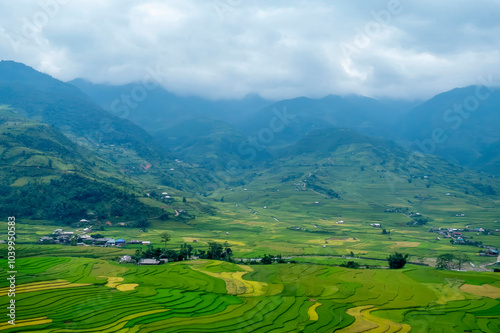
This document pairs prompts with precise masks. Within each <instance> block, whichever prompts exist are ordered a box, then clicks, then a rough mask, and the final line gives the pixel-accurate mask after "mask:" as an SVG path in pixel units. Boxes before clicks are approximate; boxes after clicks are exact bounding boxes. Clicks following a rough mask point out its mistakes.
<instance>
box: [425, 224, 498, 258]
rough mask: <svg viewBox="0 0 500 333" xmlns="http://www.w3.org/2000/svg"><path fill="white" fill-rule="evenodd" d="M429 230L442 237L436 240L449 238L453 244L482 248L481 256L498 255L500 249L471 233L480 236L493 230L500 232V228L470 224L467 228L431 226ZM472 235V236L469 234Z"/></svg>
mask: <svg viewBox="0 0 500 333" xmlns="http://www.w3.org/2000/svg"><path fill="white" fill-rule="evenodd" d="M457 216H458V215H457ZM429 232H435V233H437V234H438V235H439V236H440V237H436V240H438V241H439V240H441V238H444V239H449V240H450V243H451V244H454V245H472V246H477V247H479V248H481V250H479V255H480V256H492V257H498V256H499V251H498V249H497V248H496V247H493V246H488V245H484V244H483V242H481V241H475V240H474V236H473V235H470V234H475V235H476V236H479V235H480V234H487V235H490V234H491V233H492V232H500V229H496V230H495V231H490V230H486V229H484V228H481V227H475V228H470V226H469V225H466V226H465V228H462V229H457V228H431V229H429ZM469 235H470V236H469Z"/></svg>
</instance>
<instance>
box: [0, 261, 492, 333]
mask: <svg viewBox="0 0 500 333" xmlns="http://www.w3.org/2000/svg"><path fill="white" fill-rule="evenodd" d="M0 265H1V267H5V266H6V263H5V261H2V262H0ZM17 265H18V267H19V273H18V276H17V288H18V293H17V295H16V314H17V318H16V320H17V321H18V323H20V324H23V325H24V326H21V325H19V326H6V325H5V324H4V323H0V331H4V332H28V331H29V332H47V333H48V332H51V333H56V332H333V331H335V330H340V329H344V330H341V331H346V332H347V331H353V330H354V331H356V330H360V329H362V328H363V329H367V330H368V331H371V332H384V331H387V328H389V331H391V332H395V331H400V332H405V331H408V329H411V331H412V332H427V331H429V332H466V331H470V332H498V331H499V330H500V311H499V309H500V299H499V298H493V297H488V296H480V295H477V294H474V293H470V292H467V291H464V288H463V286H464V285H475V286H486V285H488V286H489V288H495V290H498V291H499V292H500V277H499V276H498V275H497V274H496V273H488V272H482V273H478V272H454V271H437V270H435V269H433V268H430V267H421V266H413V265H408V266H407V268H404V269H402V270H387V269H347V268H340V267H331V266H326V265H309V264H273V265H250V266H245V265H243V266H241V265H236V264H231V263H226V262H219V261H209V260H194V261H187V262H179V263H171V264H166V265H160V266H136V265H132V264H117V263H114V262H111V261H108V260H102V259H94V258H68V257H56V258H52V257H50V258H49V257H35V258H22V259H18V262H17ZM6 277H7V273H6V272H5V271H2V272H1V273H0V281H7V280H6ZM106 277H120V278H122V279H123V280H122V281H123V282H121V283H127V284H136V285H137V286H136V287H135V288H133V289H132V290H129V291H120V290H119V289H117V288H112V287H109V286H106V282H107V279H106ZM235 283H236V284H238V283H241V285H243V286H254V287H255V286H260V287H261V289H259V290H258V292H255V290H256V289H253V290H252V292H249V291H248V289H245V288H243V289H241V288H237V289H235V287H234V286H235ZM0 287H7V282H2V284H0ZM247 288H248V287H247ZM235 291H236V292H235ZM0 295H1V296H0V307H3V308H5V307H6V306H7V303H8V301H9V298H8V297H7V296H6V294H5V293H2V289H0ZM497 297H498V295H497Z"/></svg>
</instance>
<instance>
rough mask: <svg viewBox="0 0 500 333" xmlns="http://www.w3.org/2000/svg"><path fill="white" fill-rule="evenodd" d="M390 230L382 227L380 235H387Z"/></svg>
mask: <svg viewBox="0 0 500 333" xmlns="http://www.w3.org/2000/svg"><path fill="white" fill-rule="evenodd" d="M390 233H391V232H390V231H387V230H385V229H382V235H387V234H390Z"/></svg>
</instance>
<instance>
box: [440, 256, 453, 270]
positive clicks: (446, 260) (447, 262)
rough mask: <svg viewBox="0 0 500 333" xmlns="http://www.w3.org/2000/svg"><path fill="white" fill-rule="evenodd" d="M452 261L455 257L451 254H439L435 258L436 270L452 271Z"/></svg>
mask: <svg viewBox="0 0 500 333" xmlns="http://www.w3.org/2000/svg"><path fill="white" fill-rule="evenodd" d="M453 259H455V256H454V255H453V254H451V253H445V254H440V255H439V256H438V257H437V261H436V268H437V269H452V268H453Z"/></svg>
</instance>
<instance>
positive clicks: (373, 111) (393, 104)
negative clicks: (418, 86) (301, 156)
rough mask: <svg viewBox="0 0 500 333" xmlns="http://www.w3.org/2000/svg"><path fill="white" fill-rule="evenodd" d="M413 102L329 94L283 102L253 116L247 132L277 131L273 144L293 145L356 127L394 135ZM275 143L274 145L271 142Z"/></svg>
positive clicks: (274, 134) (372, 132)
mask: <svg viewBox="0 0 500 333" xmlns="http://www.w3.org/2000/svg"><path fill="white" fill-rule="evenodd" d="M410 105H412V103H411V102H402V101H379V100H375V99H372V98H368V97H363V96H354V95H352V96H345V97H341V96H335V95H329V96H326V97H324V98H321V99H310V98H306V97H300V98H294V99H289V100H284V101H280V102H277V103H274V104H272V105H270V106H269V107H266V108H264V109H262V110H260V111H259V112H258V113H256V114H254V115H252V116H251V117H250V118H249V119H248V120H247V121H246V125H245V127H244V129H245V130H246V131H247V132H249V133H253V134H255V135H258V134H259V133H261V132H262V131H264V132H269V129H270V130H271V131H272V132H274V133H273V138H272V140H269V141H272V144H290V143H294V142H296V141H297V140H298V139H299V138H301V137H302V136H304V135H305V134H307V133H309V132H310V131H312V130H315V129H322V128H329V127H332V126H335V127H344V128H352V129H355V130H357V131H359V132H361V133H364V134H368V135H385V136H391V128H392V127H391V126H392V125H393V123H394V121H395V120H396V119H397V115H398V114H401V113H404V112H405V110H406V109H407V108H409V106H410ZM269 144H271V143H269Z"/></svg>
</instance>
